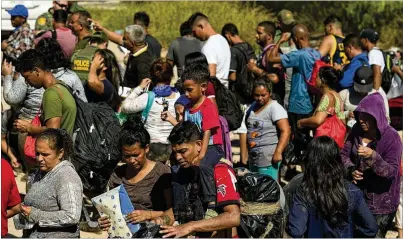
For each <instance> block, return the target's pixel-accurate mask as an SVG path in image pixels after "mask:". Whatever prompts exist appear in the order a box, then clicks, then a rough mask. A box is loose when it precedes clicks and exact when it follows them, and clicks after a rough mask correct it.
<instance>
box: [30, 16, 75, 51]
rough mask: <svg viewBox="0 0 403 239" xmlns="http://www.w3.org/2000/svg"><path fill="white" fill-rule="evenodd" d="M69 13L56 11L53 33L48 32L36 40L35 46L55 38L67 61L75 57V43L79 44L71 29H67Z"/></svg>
mask: <svg viewBox="0 0 403 239" xmlns="http://www.w3.org/2000/svg"><path fill="white" fill-rule="evenodd" d="M66 23H67V12H66V11H64V10H55V11H54V13H53V29H54V30H53V31H47V32H45V33H43V34H42V35H41V36H39V37H37V38H35V40H34V42H35V45H36V44H38V42H39V41H40V40H42V39H44V38H53V37H55V38H56V40H57V42H59V44H60V47H61V48H62V49H63V52H64V54H65V55H66V57H67V59H70V58H71V56H72V55H73V51H74V47H75V44H72V43H75V42H77V37H76V36H75V35H74V34H73V32H72V31H71V29H70V28H67V26H66Z"/></svg>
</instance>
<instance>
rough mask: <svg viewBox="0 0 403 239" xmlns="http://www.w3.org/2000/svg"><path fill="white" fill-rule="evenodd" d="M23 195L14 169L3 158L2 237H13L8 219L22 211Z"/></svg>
mask: <svg viewBox="0 0 403 239" xmlns="http://www.w3.org/2000/svg"><path fill="white" fill-rule="evenodd" d="M21 212H22V209H21V197H20V193H19V192H18V187H17V184H16V182H15V177H14V173H13V169H12V168H11V166H10V164H8V162H7V161H6V160H5V159H3V158H2V159H1V237H3V238H11V236H9V235H8V234H7V233H8V222H7V219H8V218H11V217H12V216H14V215H17V214H18V213H21Z"/></svg>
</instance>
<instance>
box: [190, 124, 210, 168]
mask: <svg viewBox="0 0 403 239" xmlns="http://www.w3.org/2000/svg"><path fill="white" fill-rule="evenodd" d="M210 137H211V131H210V130H206V131H204V133H203V139H202V141H203V144H202V147H201V149H200V153H199V155H197V156H196V158H195V159H193V162H192V164H195V165H199V164H200V162H201V161H202V160H203V158H204V156H206V152H207V148H208V145H209V141H210Z"/></svg>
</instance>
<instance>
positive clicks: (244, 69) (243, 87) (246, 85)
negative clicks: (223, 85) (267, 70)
mask: <svg viewBox="0 0 403 239" xmlns="http://www.w3.org/2000/svg"><path fill="white" fill-rule="evenodd" d="M233 49H236V50H237V51H238V52H240V53H241V56H242V62H238V64H239V65H238V69H241V70H240V71H238V69H237V71H236V80H235V82H234V84H233V86H234V91H236V92H237V93H238V94H239V95H240V96H241V97H242V98H243V99H245V100H246V101H252V91H253V81H254V76H253V73H252V72H251V71H249V70H248V62H249V60H250V59H251V58H252V57H253V52H247V51H248V49H249V48H247V47H243V46H242V45H239V44H237V45H234V46H233ZM251 53H252V54H251Z"/></svg>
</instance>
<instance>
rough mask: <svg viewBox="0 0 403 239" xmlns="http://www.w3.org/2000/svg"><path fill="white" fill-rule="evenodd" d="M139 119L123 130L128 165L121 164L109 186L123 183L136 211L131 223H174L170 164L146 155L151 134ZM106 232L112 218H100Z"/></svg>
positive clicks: (121, 138)
mask: <svg viewBox="0 0 403 239" xmlns="http://www.w3.org/2000/svg"><path fill="white" fill-rule="evenodd" d="M139 121H140V119H137V120H136V119H134V118H131V119H129V120H128V121H127V122H126V123H125V124H124V126H123V127H124V128H123V130H122V132H121V137H120V146H121V149H122V154H123V159H124V161H125V163H126V164H124V165H122V166H119V167H117V168H116V169H115V171H114V172H113V174H112V176H111V178H110V180H109V184H108V186H109V188H115V187H117V186H119V185H124V187H125V189H126V191H127V193H128V195H129V198H130V200H131V201H132V203H133V206H134V208H135V210H134V211H133V212H131V213H129V214H128V215H127V220H128V222H133V223H145V222H147V221H152V222H154V223H157V224H160V225H172V224H173V222H174V221H175V220H174V215H173V211H172V203H173V194H172V186H171V170H170V169H169V167H168V166H166V165H163V164H162V163H160V162H156V161H155V160H151V159H150V158H148V157H147V153H148V151H149V149H150V135H149V134H148V132H147V130H146V129H145V128H144V126H143V125H142V124H141V123H138V122H139ZM99 222H100V226H101V228H102V229H103V230H105V231H107V230H108V229H109V227H110V221H109V219H108V218H107V217H102V218H100V219H99Z"/></svg>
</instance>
